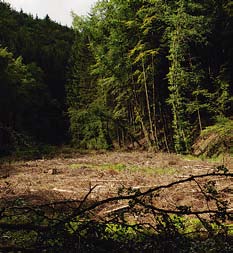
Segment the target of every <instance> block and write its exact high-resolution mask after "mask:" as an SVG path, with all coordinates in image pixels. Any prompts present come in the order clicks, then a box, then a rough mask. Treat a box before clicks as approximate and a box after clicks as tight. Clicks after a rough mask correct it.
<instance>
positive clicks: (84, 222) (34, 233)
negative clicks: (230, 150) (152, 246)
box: [0, 170, 233, 252]
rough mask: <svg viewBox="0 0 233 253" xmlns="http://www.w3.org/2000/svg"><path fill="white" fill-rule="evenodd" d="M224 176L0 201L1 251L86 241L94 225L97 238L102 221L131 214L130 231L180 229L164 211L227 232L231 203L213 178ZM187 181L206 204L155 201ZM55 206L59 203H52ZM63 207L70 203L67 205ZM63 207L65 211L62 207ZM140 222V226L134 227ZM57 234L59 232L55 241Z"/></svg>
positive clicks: (126, 221) (122, 220)
mask: <svg viewBox="0 0 233 253" xmlns="http://www.w3.org/2000/svg"><path fill="white" fill-rule="evenodd" d="M223 178H225V179H229V178H233V174H232V173H228V172H227V171H226V170H221V171H216V172H213V173H207V174H202V175H191V176H189V177H187V178H182V179H180V180H178V181H174V182H171V183H169V184H166V185H160V186H156V187H153V188H150V189H148V190H146V191H144V192H141V191H140V189H123V191H121V192H119V194H118V195H117V196H113V197H110V198H107V199H103V200H100V201H96V202H93V200H92V201H91V202H90V201H89V197H90V196H91V194H92V192H93V191H94V189H95V188H96V187H97V186H94V187H92V188H90V190H89V191H88V193H87V194H86V195H85V197H84V198H83V199H82V200H63V201H56V202H52V203H44V204H43V205H38V206H30V205H26V204H22V205H15V204H14V203H8V202H5V204H3V203H1V205H0V238H1V237H2V238H3V239H0V252H7V250H9V249H11V251H17V250H18V251H22V248H23V249H24V251H25V252H27V251H30V249H31V248H33V249H34V250H35V251H34V252H36V250H38V249H41V247H42V248H43V249H45V250H46V249H47V250H48V249H49V248H51V240H54V241H55V242H54V244H55V245H57V247H58V248H59V247H63V246H64V245H66V244H67V243H68V242H69V241H72V242H73V243H74V242H75V243H76V244H77V243H78V242H79V243H80V239H82V241H83V242H85V243H87V244H88V242H87V241H88V233H90V234H92V236H94V235H93V229H94V230H96V231H95V235H97V237H95V240H99V239H100V238H104V233H105V232H104V230H103V227H104V228H105V229H106V228H108V226H110V227H111V226H112V224H115V225H116V226H125V227H128V228H129V227H130V226H131V225H130V221H131V223H132V220H134V222H135V224H136V225H135V227H134V228H133V229H134V232H135V233H138V232H140V233H144V232H145V230H146V229H148V227H149V228H152V227H153V228H154V230H155V231H156V233H157V234H158V233H160V232H161V229H162V230H163V232H166V233H168V232H167V231H170V232H169V233H171V231H173V232H172V233H174V232H176V233H177V234H179V233H180V231H179V230H178V229H177V227H176V225H174V224H175V223H174V220H172V218H169V215H176V216H177V217H181V216H182V217H184V216H186V217H187V216H188V217H197V218H198V219H199V220H200V223H201V224H203V228H202V229H205V230H206V232H207V233H208V234H211V235H213V234H214V233H215V232H216V231H215V230H214V228H213V226H212V225H211V224H216V226H218V228H219V230H221V231H225V232H226V235H227V226H225V224H228V225H229V224H232V223H231V222H232V219H233V212H232V207H231V206H229V204H230V203H228V199H224V198H222V196H221V195H220V194H219V193H218V190H217V189H216V187H215V183H214V182H215V181H217V180H218V179H221V180H223ZM191 182H194V183H195V184H196V185H197V187H198V189H199V190H200V193H201V194H202V197H203V199H204V200H205V202H206V206H205V208H201V209H200V210H197V209H196V208H195V209H194V208H193V207H192V206H188V205H183V206H179V205H177V206H176V208H173V209H168V208H161V207H160V206H158V205H157V204H158V203H157V202H156V198H157V196H158V194H159V193H160V192H161V191H162V190H167V191H168V192H169V191H172V190H173V189H174V187H177V186H179V187H180V186H182V185H183V184H187V183H191ZM227 197H229V195H227ZM117 203H118V205H117ZM109 205H110V206H111V207H110V209H109V208H107V210H106V207H108V206H109ZM57 206H59V208H56V207H57ZM64 207H66V209H64ZM67 207H69V208H68V209H67ZM64 210H66V211H64ZM63 211H64V213H62V212H63ZM135 217H136V218H135ZM139 218H140V219H139ZM176 222H177V221H176ZM173 223H174V224H173ZM208 224H210V225H208ZM139 227H140V229H138V228H139ZM100 228H101V229H100ZM131 228H132V226H131ZM168 228H169V229H170V230H169V229H168ZM223 228H224V229H225V230H224V229H223ZM99 229H100V231H99ZM84 231H85V233H84ZM15 232H18V233H20V232H21V233H22V235H23V234H25V233H27V234H28V236H29V237H30V240H28V242H27V243H26V244H25V245H24V246H22V245H17V242H18V241H19V242H18V243H19V244H20V239H19V238H17V240H16V239H15ZM9 234H10V236H9ZM83 234H85V235H86V237H87V238H85V236H84V235H83ZM144 234H145V233H144ZM22 235H21V236H22ZM169 235H170V234H169ZM105 236H107V235H105ZM170 236H171V235H170ZM57 238H59V241H60V244H59V243H56V240H57ZM12 241H13V242H14V241H16V243H14V244H13V245H12ZM79 243H78V244H79ZM85 243H84V244H85ZM90 243H91V242H90ZM68 244H70V242H69V243H68ZM84 244H83V245H84ZM61 245H63V246H61ZM79 246H80V245H79ZM45 252H46V251H45ZM58 252H59V251H58Z"/></svg>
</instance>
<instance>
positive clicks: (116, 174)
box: [0, 151, 233, 213]
mask: <svg viewBox="0 0 233 253" xmlns="http://www.w3.org/2000/svg"><path fill="white" fill-rule="evenodd" d="M222 163H224V165H225V166H226V167H227V168H228V169H229V171H230V172H233V158H232V157H228V158H225V159H224V161H222V162H208V161H202V160H200V159H187V158H185V157H182V156H179V155H175V154H165V153H157V154H155V153H148V152H144V151H141V152H139V151H134V152H88V153H75V154H72V155H59V156H58V157H55V158H53V159H40V160H32V161H18V162H11V163H7V164H3V165H1V168H0V200H2V201H4V200H6V201H8V200H10V199H12V200H23V201H27V202H30V203H31V204H43V203H48V202H51V201H56V200H70V199H72V200H81V199H83V198H84V196H85V195H86V194H87V193H88V192H89V191H90V188H92V187H94V186H95V189H94V190H93V192H92V193H91V194H90V196H89V199H90V200H94V201H96V200H101V199H104V198H108V197H112V196H116V195H117V194H118V193H119V190H121V191H122V190H123V191H124V190H126V189H129V188H130V189H133V190H137V189H138V190H140V191H141V192H143V191H146V190H148V189H149V188H152V187H155V186H159V185H166V184H168V183H171V182H174V181H178V180H181V179H184V178H186V177H189V176H190V175H198V174H204V173H210V172H213V171H214V170H216V167H217V166H219V165H220V164H222ZM210 179H211V180H214V181H215V183H216V185H215V186H216V188H217V190H219V192H220V193H221V195H222V197H223V198H224V199H225V200H227V201H228V203H229V207H228V208H230V209H232V208H233V178H226V177H222V178H218V179H217V178H216V179H215V178H214V179H213V178H209V179H205V180H201V179H200V180H199V181H198V183H200V185H202V187H204V184H205V183H206V182H207V181H208V180H210ZM198 183H195V182H192V183H190V182H189V183H185V184H182V185H178V186H177V187H173V188H170V189H169V190H163V191H160V192H159V196H158V197H157V198H156V202H157V203H156V205H157V206H158V207H160V208H175V207H176V206H183V205H191V206H193V207H194V208H197V209H201V208H205V207H206V200H205V199H204V198H203V196H202V193H201V189H200V187H199V186H198ZM120 205H125V203H119V206H120ZM116 206H117V205H115V204H114V206H109V207H106V208H105V209H104V212H106V213H107V212H108V210H112V209H113V208H116ZM102 211H103V210H102Z"/></svg>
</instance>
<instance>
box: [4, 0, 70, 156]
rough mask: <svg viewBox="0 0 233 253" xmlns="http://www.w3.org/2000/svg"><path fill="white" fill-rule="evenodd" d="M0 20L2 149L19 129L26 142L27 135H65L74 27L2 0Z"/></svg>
mask: <svg viewBox="0 0 233 253" xmlns="http://www.w3.org/2000/svg"><path fill="white" fill-rule="evenodd" d="M0 20H1V22H0V66H1V67H0V125H1V130H0V146H1V149H2V146H4V147H5V148H4V149H5V150H6V152H8V151H10V150H11V149H14V148H15V145H16V143H14V142H17V140H14V139H18V137H17V136H19V135H20V136H25V142H26V139H27V138H29V137H28V136H31V137H32V139H33V140H34V142H43V143H56V144H57V143H60V142H61V141H64V139H65V132H66V131H67V129H66V124H67V123H66V122H65V118H64V116H63V110H64V109H65V99H64V98H65V92H64V90H65V88H64V86H65V82H66V76H65V75H66V67H65V66H66V65H67V62H68V56H69V53H70V48H71V43H72V40H73V31H72V30H71V29H68V28H67V27H62V26H61V25H58V24H56V23H55V22H52V21H51V20H50V19H49V18H45V19H44V20H40V19H38V18H35V19H34V18H33V17H32V16H31V15H26V14H24V13H23V12H20V13H19V12H17V11H15V10H13V9H11V7H10V5H8V4H7V3H5V2H2V1H0ZM7 139H8V140H7ZM16 146H17V145H16ZM2 152H5V151H2Z"/></svg>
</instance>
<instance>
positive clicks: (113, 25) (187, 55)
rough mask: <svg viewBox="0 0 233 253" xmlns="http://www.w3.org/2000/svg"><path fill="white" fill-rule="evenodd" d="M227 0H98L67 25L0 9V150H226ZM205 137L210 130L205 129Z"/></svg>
mask: <svg viewBox="0 0 233 253" xmlns="http://www.w3.org/2000/svg"><path fill="white" fill-rule="evenodd" d="M232 6H233V4H232V1H214V0H208V1H204V2H203V3H199V2H198V1H181V0H180V1H160V0H159V1H156V0H154V1H152V0H151V1H149V0H148V1H140V0H137V1H114V0H112V1H99V2H97V4H96V5H95V6H94V7H93V9H92V11H91V13H90V15H89V16H86V17H79V16H77V15H75V14H73V17H74V19H73V28H72V29H71V28H68V27H64V26H61V25H59V24H57V23H55V22H53V21H52V20H50V18H49V16H46V17H45V18H44V19H39V18H37V17H35V18H34V17H32V16H30V15H27V14H24V13H23V12H22V11H21V12H20V13H19V12H16V11H14V10H13V9H11V7H10V6H9V5H8V4H6V3H4V2H1V3H0V7H1V12H0V13H1V14H0V15H1V23H0V26H1V27H0V28H1V29H0V31H1V32H0V45H1V75H0V78H1V87H0V89H1V92H0V94H1V95H0V96H1V100H0V103H1V106H0V108H1V109H0V110H1V112H0V115H1V116H0V140H1V141H0V150H1V153H2V154H8V153H11V152H12V151H15V150H17V149H20V148H22V147H24V146H26V147H27V146H31V145H35V144H38V143H39V144H40V145H44V144H49V145H61V144H71V145H73V146H75V147H78V148H84V149H112V148H129V149H132V148H143V149H147V150H155V151H166V152H176V153H191V152H192V151H193V145H194V144H195V141H196V140H197V139H198V137H199V136H200V135H201V134H202V132H203V130H204V132H205V131H206V130H207V132H208V129H209V128H210V132H211V129H212V128H215V129H216V131H218V132H221V130H222V132H224V130H223V129H228V131H225V132H224V134H225V136H228V138H227V140H226V141H225V142H226V143H225V144H224V145H223V144H221V143H219V142H218V141H216V142H218V145H219V146H227V149H228V150H230V146H231V144H232V127H231V125H232V116H233V114H232V112H233V110H232V108H233V85H232V80H233V76H232V73H233V69H232V66H233V63H232V59H233V57H232V54H233V42H232V38H233V36H232V33H233V26H232V22H233V21H232V19H233V17H232V15H233V12H232ZM208 133H209V132H208Z"/></svg>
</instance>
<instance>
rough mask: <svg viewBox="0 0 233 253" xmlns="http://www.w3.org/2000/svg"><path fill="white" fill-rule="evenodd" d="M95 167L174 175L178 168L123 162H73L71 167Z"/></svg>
mask: <svg viewBox="0 0 233 253" xmlns="http://www.w3.org/2000/svg"><path fill="white" fill-rule="evenodd" d="M89 167H90V168H93V169H96V170H115V171H118V172H122V171H128V172H143V173H146V174H155V175H174V174H175V173H176V172H177V169H175V168H173V167H167V168H155V167H142V166H135V165H125V164H123V163H117V164H101V165H98V164H83V163H81V164H77V163H75V164H71V165H70V168H71V169H82V168H89Z"/></svg>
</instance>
